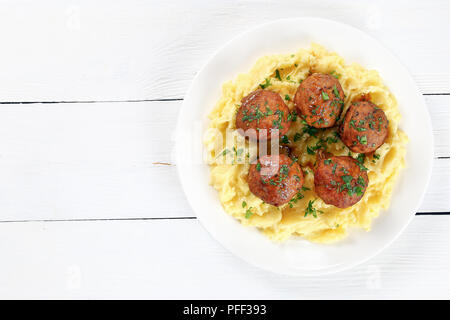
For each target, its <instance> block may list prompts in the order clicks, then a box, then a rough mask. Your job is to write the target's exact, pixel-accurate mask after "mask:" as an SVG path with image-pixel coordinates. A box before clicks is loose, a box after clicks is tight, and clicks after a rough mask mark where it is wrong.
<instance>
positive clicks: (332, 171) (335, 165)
mask: <svg viewBox="0 0 450 320" xmlns="http://www.w3.org/2000/svg"><path fill="white" fill-rule="evenodd" d="M336 168H337V163H335V164H334V165H333V170H331V173H332V174H336Z"/></svg>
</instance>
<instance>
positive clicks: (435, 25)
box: [0, 0, 450, 101]
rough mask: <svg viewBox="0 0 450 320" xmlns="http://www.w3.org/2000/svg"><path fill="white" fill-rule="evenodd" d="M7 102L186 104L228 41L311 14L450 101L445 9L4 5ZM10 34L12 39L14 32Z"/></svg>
mask: <svg viewBox="0 0 450 320" xmlns="http://www.w3.org/2000/svg"><path fill="white" fill-rule="evenodd" d="M0 14H1V17H2V19H0V36H1V38H2V41H3V43H4V44H5V45H4V46H3V47H2V59H0V70H2V72H1V73H0V87H1V88H2V94H1V97H0V100H1V101H85V100H88V101H98V100H108V101H111V100H141V99H161V98H182V97H183V96H184V94H185V92H186V90H187V88H188V86H189V84H190V82H191V80H192V79H193V77H194V75H195V74H196V72H197V71H198V70H199V69H200V67H201V66H202V65H203V64H204V63H205V62H206V61H207V59H209V57H210V56H211V55H212V54H213V53H214V52H216V51H217V50H218V49H219V48H220V47H221V46H222V45H223V44H224V43H225V42H226V41H228V40H230V39H232V38H233V37H235V36H236V35H237V34H239V33H241V32H243V31H245V30H247V29H250V28H253V27H255V26H257V25H258V24H261V23H264V22H267V21H271V20H275V19H281V18H287V17H302V16H314V17H322V18H327V19H332V20H336V21H339V22H344V23H347V24H350V25H352V26H355V27H357V28H359V29H361V30H363V31H365V32H367V33H368V34H370V35H372V36H374V37H375V38H377V39H379V40H381V42H383V43H384V44H385V45H386V46H387V47H388V48H389V49H391V50H392V51H393V53H394V54H396V55H397V56H398V57H399V59H400V60H401V61H402V62H403V63H404V64H405V65H406V66H407V67H408V68H409V70H410V72H411V73H412V75H413V77H414V78H415V80H416V81H417V83H418V85H419V87H420V88H421V90H422V92H424V93H450V60H449V59H448V57H449V56H450V42H449V41H445V40H444V39H443V38H442V37H443V35H444V34H448V32H449V31H450V25H449V23H448V16H449V15H450V3H449V2H448V1H421V0H414V1H411V0H408V1H406V0H402V1H376V2H374V1H357V2H355V1H353V0H344V1H333V0H324V1H320V3H318V2H317V1H316V0H307V1H288V0H277V1H271V0H261V1H258V0H231V1H221V0H212V1H202V0H193V1H179V0H169V1H140V0H129V1H126V2H125V1H118V2H115V3H111V2H110V1H106V0H100V1H88V0H63V1H58V2H57V3H55V2H54V1H51V0H43V1H39V2H34V1H24V0H22V1H8V4H7V5H4V6H2V8H1V9H0ZM12 31H13V32H12Z"/></svg>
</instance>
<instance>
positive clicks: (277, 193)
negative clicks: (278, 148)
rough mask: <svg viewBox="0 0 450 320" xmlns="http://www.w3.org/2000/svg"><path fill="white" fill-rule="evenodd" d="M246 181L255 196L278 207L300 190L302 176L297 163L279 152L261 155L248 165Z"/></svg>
mask: <svg viewBox="0 0 450 320" xmlns="http://www.w3.org/2000/svg"><path fill="white" fill-rule="evenodd" d="M247 181H248V186H249V188H250V191H251V192H252V193H253V194H254V195H255V196H257V197H258V198H260V199H262V200H263V201H264V202H266V203H268V204H271V205H274V206H277V207H278V206H281V205H283V204H285V203H287V202H289V200H291V199H292V198H293V197H294V196H295V194H296V193H297V192H298V191H300V190H301V188H302V186H303V181H304V178H303V172H302V170H301V168H300V166H299V165H298V163H297V162H296V161H294V160H292V159H290V158H289V157H288V156H286V155H284V154H280V155H267V156H263V157H261V158H259V160H258V162H257V163H256V164H252V165H250V169H249V172H248V178H247Z"/></svg>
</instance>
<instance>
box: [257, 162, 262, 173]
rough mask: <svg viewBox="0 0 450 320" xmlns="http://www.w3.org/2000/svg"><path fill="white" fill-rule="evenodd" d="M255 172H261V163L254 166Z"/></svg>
mask: <svg viewBox="0 0 450 320" xmlns="http://www.w3.org/2000/svg"><path fill="white" fill-rule="evenodd" d="M256 171H261V163H259V162H258V163H257V164H256Z"/></svg>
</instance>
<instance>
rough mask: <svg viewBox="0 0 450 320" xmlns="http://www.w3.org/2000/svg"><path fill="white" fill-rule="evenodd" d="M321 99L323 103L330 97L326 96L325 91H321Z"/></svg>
mask: <svg viewBox="0 0 450 320" xmlns="http://www.w3.org/2000/svg"><path fill="white" fill-rule="evenodd" d="M322 99H323V100H324V101H327V100H330V97H329V96H328V93H326V92H325V91H322Z"/></svg>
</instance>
